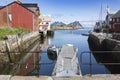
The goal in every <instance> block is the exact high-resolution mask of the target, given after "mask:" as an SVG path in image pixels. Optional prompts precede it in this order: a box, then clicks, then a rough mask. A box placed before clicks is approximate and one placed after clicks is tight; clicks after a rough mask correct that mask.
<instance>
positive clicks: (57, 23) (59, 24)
mask: <svg viewBox="0 0 120 80" xmlns="http://www.w3.org/2000/svg"><path fill="white" fill-rule="evenodd" d="M53 26H66V24H65V23H63V22H54V23H52V24H51V27H53Z"/></svg>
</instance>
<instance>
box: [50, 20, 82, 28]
mask: <svg viewBox="0 0 120 80" xmlns="http://www.w3.org/2000/svg"><path fill="white" fill-rule="evenodd" d="M51 27H52V28H54V29H80V28H83V27H82V25H81V24H80V22H79V21H74V22H72V23H69V24H65V23H63V22H59V21H57V22H54V23H52V24H51Z"/></svg>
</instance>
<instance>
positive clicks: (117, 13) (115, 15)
mask: <svg viewBox="0 0 120 80" xmlns="http://www.w3.org/2000/svg"><path fill="white" fill-rule="evenodd" d="M117 17H120V10H118V11H117V12H116V13H115V14H114V15H113V16H112V18H117Z"/></svg>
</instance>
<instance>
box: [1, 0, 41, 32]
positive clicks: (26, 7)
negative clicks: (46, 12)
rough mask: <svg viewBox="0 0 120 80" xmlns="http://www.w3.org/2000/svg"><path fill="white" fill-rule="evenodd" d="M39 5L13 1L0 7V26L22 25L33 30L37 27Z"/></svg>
mask: <svg viewBox="0 0 120 80" xmlns="http://www.w3.org/2000/svg"><path fill="white" fill-rule="evenodd" d="M39 15H40V12H39V7H38V5H37V4H24V3H22V2H20V1H14V2H12V3H10V4H8V5H6V6H3V7H0V26H10V27H13V28H14V27H22V28H26V29H29V30H31V31H35V30H38V29H39V22H38V19H39Z"/></svg>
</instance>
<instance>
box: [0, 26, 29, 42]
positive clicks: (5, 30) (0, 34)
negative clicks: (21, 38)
mask: <svg viewBox="0 0 120 80" xmlns="http://www.w3.org/2000/svg"><path fill="white" fill-rule="evenodd" d="M24 32H30V30H27V29H23V28H20V27H17V28H10V27H0V40H3V38H4V36H6V35H13V34H18V33H24Z"/></svg>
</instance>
